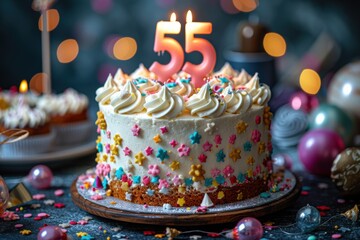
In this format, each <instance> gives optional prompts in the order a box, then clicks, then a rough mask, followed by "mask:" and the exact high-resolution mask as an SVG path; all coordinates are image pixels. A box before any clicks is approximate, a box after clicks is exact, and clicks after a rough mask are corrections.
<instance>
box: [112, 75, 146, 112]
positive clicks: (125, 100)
mask: <svg viewBox="0 0 360 240" xmlns="http://www.w3.org/2000/svg"><path fill="white" fill-rule="evenodd" d="M110 100H111V101H110V104H111V106H113V107H114V111H115V112H117V113H127V114H130V113H138V112H141V111H142V110H143V109H144V102H145V99H144V97H143V96H142V94H141V92H140V91H139V90H138V89H137V88H136V86H135V85H134V83H133V82H132V81H127V82H126V84H125V86H124V87H123V89H122V90H120V91H119V92H116V93H114V94H113V95H112V96H111V98H110Z"/></svg>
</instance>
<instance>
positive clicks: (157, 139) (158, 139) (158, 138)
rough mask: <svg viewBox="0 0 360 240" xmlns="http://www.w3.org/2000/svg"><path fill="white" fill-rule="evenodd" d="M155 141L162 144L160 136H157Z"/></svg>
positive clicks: (154, 138)
mask: <svg viewBox="0 0 360 240" xmlns="http://www.w3.org/2000/svg"><path fill="white" fill-rule="evenodd" d="M153 140H154V142H155V143H161V141H162V139H161V137H160V134H157V135H155V136H154V137H153Z"/></svg>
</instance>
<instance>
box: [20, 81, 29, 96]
mask: <svg viewBox="0 0 360 240" xmlns="http://www.w3.org/2000/svg"><path fill="white" fill-rule="evenodd" d="M27 90H28V83H27V81H26V80H25V79H24V80H22V81H21V83H20V86H19V92H20V93H26V92H27Z"/></svg>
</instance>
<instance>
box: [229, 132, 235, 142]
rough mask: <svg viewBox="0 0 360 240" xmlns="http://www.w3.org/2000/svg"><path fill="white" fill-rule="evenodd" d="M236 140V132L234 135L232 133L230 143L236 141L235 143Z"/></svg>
mask: <svg viewBox="0 0 360 240" xmlns="http://www.w3.org/2000/svg"><path fill="white" fill-rule="evenodd" d="M235 140H236V135H235V134H233V135H231V136H230V137H229V143H230V144H234V143H235Z"/></svg>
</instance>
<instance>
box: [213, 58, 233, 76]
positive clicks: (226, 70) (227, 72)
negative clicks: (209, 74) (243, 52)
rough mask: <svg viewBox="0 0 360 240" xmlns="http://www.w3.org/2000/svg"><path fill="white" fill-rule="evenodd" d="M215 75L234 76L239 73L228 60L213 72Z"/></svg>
mask: <svg viewBox="0 0 360 240" xmlns="http://www.w3.org/2000/svg"><path fill="white" fill-rule="evenodd" d="M213 75H214V76H223V77H227V78H233V77H235V76H237V75H238V71H236V70H235V69H233V68H232V67H231V65H230V64H229V63H228V62H227V63H225V64H224V66H223V67H222V68H221V69H220V70H219V71H217V72H215V73H214V74H213Z"/></svg>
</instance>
